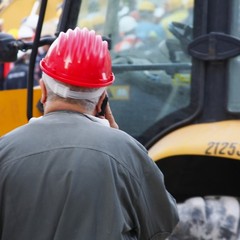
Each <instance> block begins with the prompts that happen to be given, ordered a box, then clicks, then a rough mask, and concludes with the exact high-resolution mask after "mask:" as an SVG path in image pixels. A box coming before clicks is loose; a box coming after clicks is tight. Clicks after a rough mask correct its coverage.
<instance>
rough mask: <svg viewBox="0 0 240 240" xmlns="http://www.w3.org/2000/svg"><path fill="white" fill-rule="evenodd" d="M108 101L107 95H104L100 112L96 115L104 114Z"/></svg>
mask: <svg viewBox="0 0 240 240" xmlns="http://www.w3.org/2000/svg"><path fill="white" fill-rule="evenodd" d="M107 103H108V96H107V95H106V96H105V98H104V99H103V102H102V106H101V112H99V113H98V116H104V115H105V110H106V107H107Z"/></svg>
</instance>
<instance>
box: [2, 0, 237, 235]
mask: <svg viewBox="0 0 240 240" xmlns="http://www.w3.org/2000/svg"><path fill="white" fill-rule="evenodd" d="M149 1H150V2H151V4H154V6H155V10H158V11H156V12H155V11H151V16H149V14H148V15H147V13H145V15H144V17H145V18H144V21H151V23H149V22H148V23H147V24H145V25H144V26H145V28H144V27H143V28H142V29H141V31H145V33H146V32H147V33H149V34H148V35H147V36H148V37H147V38H146V37H145V38H141V36H142V35H141V33H142V32H141V31H140V32H137V31H136V29H134V28H129V29H131V32H130V31H129V33H128V34H132V35H131V37H132V39H134V41H132V42H130V40H129V42H128V44H126V43H125V45H124V46H125V48H124V49H123V50H122V51H115V48H114V46H115V45H116V44H118V43H120V42H121V41H123V40H126V39H125V37H126V35H124V36H123V35H122V34H120V33H119V22H120V20H121V19H122V18H123V17H125V16H131V17H133V18H135V20H136V22H137V23H139V22H140V21H143V19H141V18H140V17H142V16H140V14H139V12H138V6H139V5H140V3H141V2H143V1H141V0H139V1H130V0H129V1H122V0H108V1H105V2H104V3H103V2H102V1H97V0H82V1H79V0H66V1H63V5H62V13H61V15H60V16H59V19H58V25H57V27H56V29H55V32H54V35H55V36H58V34H59V32H61V31H66V30H67V29H68V28H75V27H76V26H80V27H84V26H85V27H89V28H94V21H93V19H94V16H99V15H101V16H102V19H103V20H104V22H102V25H101V27H102V28H101V34H102V35H103V38H104V39H105V40H107V41H108V42H109V49H110V52H111V55H112V60H113V61H112V62H113V65H112V68H113V72H114V73H115V76H116V80H115V83H114V85H113V86H111V87H110V88H109V98H110V104H111V107H112V111H113V114H114V116H115V118H116V120H117V122H118V124H119V126H120V128H121V129H122V130H124V131H126V132H128V133H129V134H130V135H132V136H133V137H134V138H136V139H137V140H139V141H140V142H141V143H142V144H143V145H144V146H145V147H146V148H147V149H148V150H149V155H150V156H151V157H152V159H153V160H154V161H155V163H156V164H157V165H158V166H159V168H160V169H161V170H162V172H163V173H164V176H165V183H166V186H167V188H168V190H169V191H170V193H171V194H172V195H173V196H174V197H175V198H176V200H177V202H178V203H184V201H186V200H187V199H189V198H194V197H201V198H204V197H205V196H217V197H221V196H229V197H235V198H239V197H240V192H239V190H238V187H237V183H238V181H239V180H240V179H239V178H240V177H239V176H240V175H239V170H240V162H239V160H240V137H239V136H240V121H239V119H240V97H239V96H240V95H239V91H240V81H239V79H238V76H239V69H240V68H239V63H240V61H239V54H240V51H239V49H240V48H239V46H240V34H239V29H238V26H239V21H240V10H239V9H240V0H231V1H225V0H211V1H202V0H195V1H189V0H182V1H174V4H179V6H177V7H176V6H175V7H176V8H177V9H181V10H182V11H183V10H184V14H185V15H184V18H183V17H182V16H183V15H181V18H179V19H178V18H177V17H176V18H174V20H171V21H168V26H167V31H169V34H164V35H158V31H161V29H162V28H164V29H165V28H166V24H165V23H166V19H168V17H169V16H170V12H168V11H169V6H167V5H166V4H164V3H165V1H162V0H152V1H151V0H149ZM46 2H47V0H42V1H41V5H40V11H39V22H38V24H37V28H36V38H35V40H34V42H33V44H32V45H31V46H30V44H29V45H26V44H25V46H23V45H17V44H16V42H15V40H14V39H13V38H11V37H9V36H6V35H5V36H2V37H1V36H0V47H1V45H2V46H4V47H6V46H7V47H6V51H5V52H4V54H3V53H1V50H0V60H1V61H2V62H8V61H10V60H13V59H14V57H12V58H10V57H9V55H10V54H6V53H7V52H11V51H10V49H9V48H10V47H9V46H15V50H19V49H24V48H32V58H31V62H30V65H29V72H30V73H29V79H28V82H29V84H28V89H21V90H19V89H18V90H3V91H0V114H1V115H0V116H1V117H0V125H1V128H0V131H1V132H0V135H3V134H5V133H7V132H9V131H10V130H11V129H13V128H15V127H17V126H19V125H22V124H24V123H27V121H28V120H29V119H30V118H31V117H37V116H40V115H41V114H42V112H41V109H40V108H39V104H38V103H39V99H40V91H39V89H38V88H33V77H32V75H33V67H34V63H35V56H36V52H37V48H38V47H39V46H42V45H44V44H46V43H48V44H49V43H50V42H51V41H53V39H54V37H53V38H49V39H48V40H46V39H41V38H40V36H41V30H42V26H43V21H44V17H43V13H44V12H46V10H44V4H46ZM144 2H145V1H144ZM169 3H170V1H169ZM151 9H152V10H154V9H153V8H151ZM159 12H160V13H161V14H160V15H159ZM171 14H172V13H171ZM0 17H1V16H0ZM161 19H162V20H165V21H163V22H161ZM162 24H163V25H164V26H163V25H162ZM149 26H151V31H147V30H149V29H148V28H149ZM159 29H160V30H159ZM98 30H99V29H96V31H98ZM138 30H139V29H138ZM163 32H164V31H163ZM127 36H128V37H129V35H127ZM144 36H146V35H144ZM160 36H161V37H160ZM169 36H171V37H169ZM136 42H138V43H139V44H138V45H136V44H135V43H136ZM6 43H7V44H6ZM133 43H134V44H133ZM16 45H17V46H18V47H17V49H16ZM0 49H5V48H0ZM13 55H14V54H13ZM13 55H11V56H13ZM235 220H236V221H239V219H235ZM225 228H226V229H227V230H229V232H230V233H229V236H230V237H229V236H228V237H224V236H223V235H219V236H220V237H218V238H214V237H213V238H207V236H206V235H204V234H202V236H198V237H199V238H197V237H196V236H195V238H194V237H193V236H192V238H189V239H231V236H233V235H234V234H235V236H238V235H237V234H239V231H238V228H234V231H232V230H231V229H230V227H229V228H228V227H226V226H225ZM236 229H237V230H236ZM236 231H237V232H236ZM221 236H222V238H221ZM176 239H181V238H176Z"/></svg>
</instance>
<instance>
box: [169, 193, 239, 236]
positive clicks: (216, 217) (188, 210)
mask: <svg viewBox="0 0 240 240" xmlns="http://www.w3.org/2000/svg"><path fill="white" fill-rule="evenodd" d="M178 211H179V217H180V221H179V224H178V225H177V227H176V229H175V231H174V232H173V234H172V235H171V236H170V237H169V238H168V240H178V239H179V240H197V239H201V240H239V239H240V221H239V220H240V206H239V199H237V198H235V197H230V196H206V197H204V198H202V197H193V198H189V199H187V200H186V201H185V202H183V203H180V204H178Z"/></svg>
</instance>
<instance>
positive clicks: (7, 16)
mask: <svg viewBox="0 0 240 240" xmlns="http://www.w3.org/2000/svg"><path fill="white" fill-rule="evenodd" d="M35 2H41V1H37V0H13V1H11V3H10V4H9V5H8V6H7V7H5V8H4V9H3V10H2V11H1V12H0V18H3V19H4V30H5V31H6V32H7V31H9V30H10V29H13V28H17V29H18V28H19V26H20V24H21V22H22V20H23V19H24V18H26V17H27V16H29V15H30V14H31V12H32V9H33V6H34V3H35ZM62 2H63V1H62V0H49V1H48V4H47V11H46V13H45V19H44V20H45V21H49V20H51V19H54V18H56V17H57V11H58V9H57V7H58V6H59V5H60V4H61V3H62ZM36 13H38V12H36Z"/></svg>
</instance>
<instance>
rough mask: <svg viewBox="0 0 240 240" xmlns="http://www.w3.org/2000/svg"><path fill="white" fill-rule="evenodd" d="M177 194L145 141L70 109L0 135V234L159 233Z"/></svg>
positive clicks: (4, 239)
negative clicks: (167, 184) (166, 183)
mask: <svg viewBox="0 0 240 240" xmlns="http://www.w3.org/2000/svg"><path fill="white" fill-rule="evenodd" d="M177 222H178V213H177V209H176V204H175V200H174V199H173V197H172V196H171V195H170V194H169V193H168V192H167V191H166V189H165V186H164V179H163V175H162V173H161V171H160V170H159V169H158V168H157V166H156V164H155V163H154V162H153V161H152V160H151V159H150V158H149V157H148V155H147V151H146V150H145V148H144V147H143V146H142V145H141V144H140V143H138V142H137V141H136V140H135V139H133V138H132V137H130V136H129V135H127V134H126V133H124V132H122V131H120V130H117V129H113V128H110V127H105V126H103V125H102V124H101V123H99V122H95V121H94V119H90V118H88V117H87V116H84V115H82V114H79V113H74V112H64V111H60V112H54V113H50V114H47V115H45V116H43V117H42V118H39V119H37V120H35V121H31V122H30V123H29V124H27V125H25V126H23V127H20V128H18V129H16V130H14V131H12V132H10V133H9V134H7V135H5V136H4V137H2V138H0V239H1V240H19V239H21V240H33V239H34V240H43V239H44V240H79V239H84V240H94V239H97V240H113V239H114V240H118V239H140V240H146V239H152V240H161V239H165V238H166V237H167V236H169V234H170V233H171V232H172V231H173V229H174V227H175V226H176V224H177Z"/></svg>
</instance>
